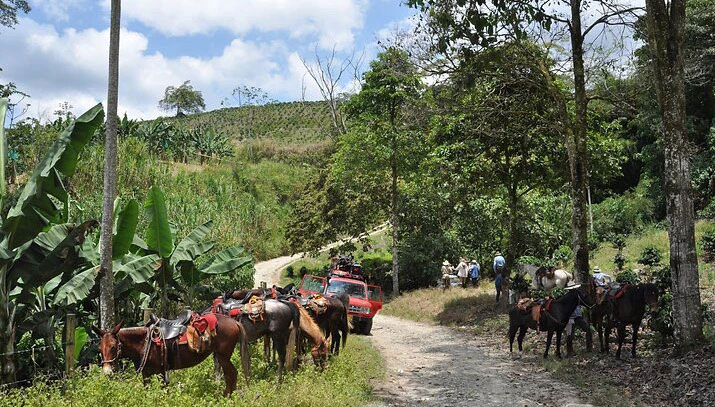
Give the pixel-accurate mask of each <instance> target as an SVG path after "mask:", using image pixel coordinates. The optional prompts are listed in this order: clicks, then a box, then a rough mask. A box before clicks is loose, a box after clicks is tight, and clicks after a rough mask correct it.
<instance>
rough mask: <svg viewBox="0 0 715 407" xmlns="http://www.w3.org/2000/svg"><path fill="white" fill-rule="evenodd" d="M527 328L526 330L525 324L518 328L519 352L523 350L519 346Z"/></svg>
mask: <svg viewBox="0 0 715 407" xmlns="http://www.w3.org/2000/svg"><path fill="white" fill-rule="evenodd" d="M527 330H528V328H527V327H526V326H522V327H521V328H520V329H519V338H518V341H519V352H521V351H522V350H523V349H522V347H521V344H522V342H524V337H525V336H526V331H527Z"/></svg>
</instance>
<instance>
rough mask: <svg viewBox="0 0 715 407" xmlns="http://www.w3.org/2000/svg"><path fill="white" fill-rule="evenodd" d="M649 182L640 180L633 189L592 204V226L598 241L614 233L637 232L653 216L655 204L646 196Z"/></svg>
mask: <svg viewBox="0 0 715 407" xmlns="http://www.w3.org/2000/svg"><path fill="white" fill-rule="evenodd" d="M650 185H651V182H650V181H649V180H647V179H644V180H643V181H641V183H640V184H638V186H637V187H636V189H635V190H634V191H629V192H626V193H624V194H623V195H616V196H612V197H609V198H606V199H605V200H603V202H601V203H599V204H596V205H593V227H594V232H595V234H596V236H597V238H598V240H600V241H604V240H607V239H609V237H610V236H612V235H614V234H620V235H630V234H632V233H635V232H639V231H640V230H642V229H643V227H644V226H645V225H647V224H648V223H650V222H651V221H652V220H653V217H654V211H655V206H654V204H653V201H652V200H651V199H650V198H649V196H648V190H649V188H650Z"/></svg>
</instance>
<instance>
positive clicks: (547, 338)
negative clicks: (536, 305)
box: [544, 329, 554, 358]
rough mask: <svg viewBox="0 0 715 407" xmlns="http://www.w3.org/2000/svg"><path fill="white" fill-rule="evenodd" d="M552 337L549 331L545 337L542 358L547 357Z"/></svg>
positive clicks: (551, 331)
mask: <svg viewBox="0 0 715 407" xmlns="http://www.w3.org/2000/svg"><path fill="white" fill-rule="evenodd" d="M553 336H554V331H553V330H551V329H549V332H548V334H547V335H546V350H545V351H544V358H547V357H549V348H550V347H551V338H552V337H553Z"/></svg>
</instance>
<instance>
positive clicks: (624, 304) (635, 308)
mask: <svg viewBox="0 0 715 407" xmlns="http://www.w3.org/2000/svg"><path fill="white" fill-rule="evenodd" d="M646 305H648V307H649V308H650V310H651V311H656V310H657V309H658V287H656V285H655V284H638V285H634V286H631V287H628V288H627V289H626V290H625V293H624V294H623V296H622V297H621V298H619V299H609V300H608V315H607V316H606V352H608V345H609V344H610V336H611V330H612V329H613V327H616V330H617V333H618V350H617V351H616V359H620V358H621V347H623V342H624V341H625V339H626V325H631V327H632V328H633V347H632V349H631V355H632V356H633V357H634V358H635V357H636V343H637V342H638V329H639V328H640V325H641V321H643V316H644V315H645V311H646Z"/></svg>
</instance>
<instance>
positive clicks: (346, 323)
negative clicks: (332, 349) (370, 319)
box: [340, 306, 353, 349]
mask: <svg viewBox="0 0 715 407" xmlns="http://www.w3.org/2000/svg"><path fill="white" fill-rule="evenodd" d="M340 326H341V331H342V337H343V349H345V344H346V343H347V342H348V332H350V330H351V329H353V327H352V323H350V318H348V307H347V306H345V307H344V308H343V315H342V323H341V324H340Z"/></svg>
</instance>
